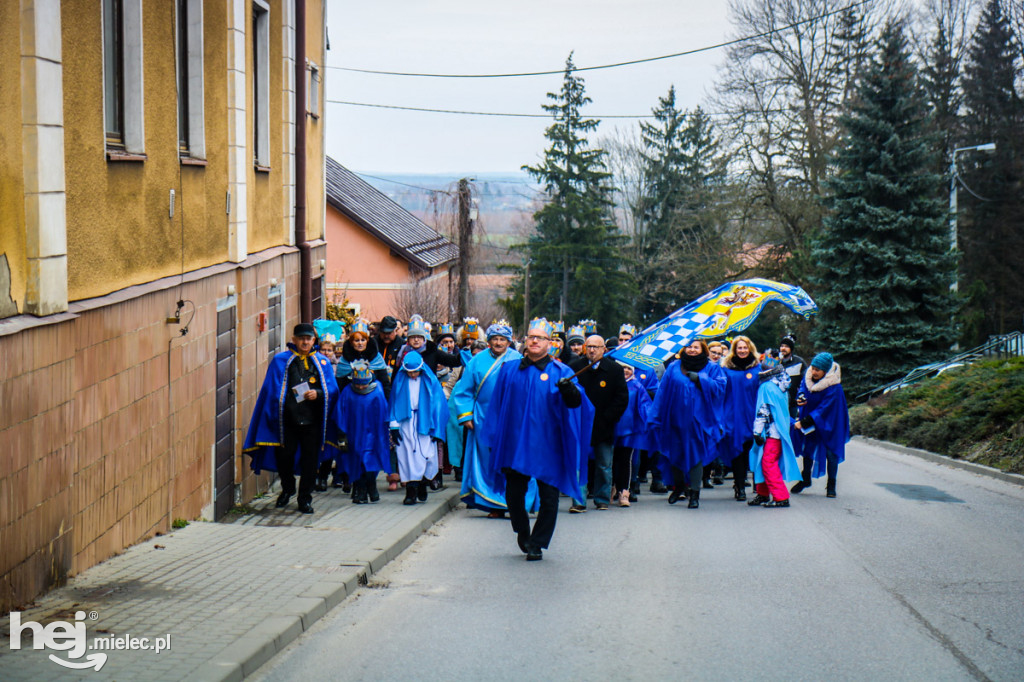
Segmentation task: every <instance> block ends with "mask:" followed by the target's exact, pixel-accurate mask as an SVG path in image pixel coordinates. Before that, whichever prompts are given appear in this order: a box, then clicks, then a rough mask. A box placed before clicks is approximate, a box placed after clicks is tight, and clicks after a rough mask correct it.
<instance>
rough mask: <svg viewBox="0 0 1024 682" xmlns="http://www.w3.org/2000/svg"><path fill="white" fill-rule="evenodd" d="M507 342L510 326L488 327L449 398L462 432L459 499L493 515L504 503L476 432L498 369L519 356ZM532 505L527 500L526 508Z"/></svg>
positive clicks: (488, 455)
mask: <svg viewBox="0 0 1024 682" xmlns="http://www.w3.org/2000/svg"><path fill="white" fill-rule="evenodd" d="M511 343H512V328H511V327H509V326H508V325H502V324H492V325H491V326H490V327H488V328H487V345H488V349H487V350H485V351H481V352H479V353H477V354H476V355H474V356H473V359H472V360H470V362H469V364H468V365H466V369H465V371H464V372H463V373H462V378H460V379H459V382H458V383H457V384H455V390H454V391H452V397H451V401H450V402H451V404H452V406H453V409H454V412H455V419H456V421H457V422H458V424H459V425H460V427H461V428H462V429H464V430H465V435H466V440H465V447H464V448H463V453H462V492H461V497H462V501H463V502H465V503H466V506H467V507H469V508H470V509H481V510H483V511H486V512H488V513H489V515H490V516H491V517H493V518H500V517H502V516H504V512H505V511H506V510H507V509H508V505H507V504H506V503H505V494H504V491H500V492H499V491H498V490H496V489H495V485H494V480H495V471H494V468H493V464H494V462H493V459H492V457H491V452H490V450H489V449H488V448H487V446H485V445H484V444H483V443H482V442H481V440H480V434H481V432H482V430H483V427H484V424H485V423H486V422H487V418H488V415H489V414H490V408H491V400H492V398H493V396H494V387H495V385H496V380H497V378H498V372H499V371H501V368H502V366H503V365H504V364H505V363H506V362H519V360H520V359H522V357H523V356H522V355H521V354H520V353H519V351H517V350H515V349H514V348H511V347H510V345H511ZM534 497H536V494H534ZM534 504H535V502H534V501H529V502H528V503H527V509H530V508H532V507H533V506H534Z"/></svg>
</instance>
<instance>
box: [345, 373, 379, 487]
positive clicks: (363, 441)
mask: <svg viewBox="0 0 1024 682" xmlns="http://www.w3.org/2000/svg"><path fill="white" fill-rule="evenodd" d="M375 384H376V385H375V386H374V389H373V391H371V392H370V393H366V394H361V393H356V391H355V390H354V389H353V387H352V385H351V384H350V385H348V386H346V387H345V388H344V389H343V390H342V391H341V397H340V398H338V403H337V407H336V408H335V410H334V420H335V422H336V423H337V424H338V428H340V429H341V430H342V431H344V432H345V435H346V436H348V452H346V453H344V454H343V455H341V456H340V457H338V458H337V462H338V468H339V469H340V470H341V471H344V472H346V473H347V474H348V476H349V480H355V479H356V478H357V477H359V476H361V475H362V474H363V473H364V472H366V471H386V472H387V473H391V444H390V441H389V440H388V400H387V398H385V397H384V389H383V388H382V387H381V385H380V382H375Z"/></svg>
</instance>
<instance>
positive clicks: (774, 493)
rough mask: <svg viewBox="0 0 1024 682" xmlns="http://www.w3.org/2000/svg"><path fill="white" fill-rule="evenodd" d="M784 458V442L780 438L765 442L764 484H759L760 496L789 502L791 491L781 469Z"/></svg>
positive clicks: (762, 457)
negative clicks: (781, 458)
mask: <svg viewBox="0 0 1024 682" xmlns="http://www.w3.org/2000/svg"><path fill="white" fill-rule="evenodd" d="M780 457H782V441H780V440H779V439H778V438H769V439H767V440H766V441H765V442H764V453H762V455H761V471H762V472H763V473H764V483H758V484H757V486H756V492H757V494H758V495H764V496H765V497H768V495H771V497H772V499H773V500H788V499H789V489H787V488H786V482H785V481H783V480H782V471H781V470H780V469H779V458H780Z"/></svg>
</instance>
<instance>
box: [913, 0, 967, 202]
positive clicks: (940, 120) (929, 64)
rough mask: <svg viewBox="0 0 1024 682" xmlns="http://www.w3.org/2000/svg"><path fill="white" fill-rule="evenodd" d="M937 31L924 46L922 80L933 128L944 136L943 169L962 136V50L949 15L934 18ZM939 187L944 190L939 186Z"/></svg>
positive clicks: (942, 170) (943, 169)
mask: <svg viewBox="0 0 1024 682" xmlns="http://www.w3.org/2000/svg"><path fill="white" fill-rule="evenodd" d="M934 30H935V33H934V35H933V36H932V39H931V41H930V43H929V44H928V46H927V48H926V49H925V50H924V52H925V54H924V55H923V57H924V58H923V64H922V67H921V81H922V84H923V85H924V90H925V96H926V97H927V98H928V105H929V107H930V109H931V118H932V128H933V129H934V130H935V132H936V134H937V135H938V136H939V137H940V139H941V141H942V142H941V146H942V156H941V158H940V159H939V163H940V164H941V166H942V168H941V172H945V169H946V168H947V167H948V166H949V157H950V154H952V153H953V147H954V142H955V140H956V139H959V135H957V129H958V127H959V123H960V118H959V112H960V105H961V103H962V102H963V94H962V92H961V91H960V87H959V86H960V75H961V73H960V72H961V65H960V53H959V50H958V49H957V45H956V40H955V35H954V32H953V29H952V27H951V26H949V24H948V17H946V16H943V15H939V16H938V17H936V19H935V28H934ZM938 191H945V190H944V189H943V188H940V189H939V190H938Z"/></svg>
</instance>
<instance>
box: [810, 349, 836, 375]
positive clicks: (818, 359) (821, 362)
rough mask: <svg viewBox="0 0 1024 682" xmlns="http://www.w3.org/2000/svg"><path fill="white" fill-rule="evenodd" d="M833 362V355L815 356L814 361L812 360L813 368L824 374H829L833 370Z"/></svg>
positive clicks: (822, 354)
mask: <svg viewBox="0 0 1024 682" xmlns="http://www.w3.org/2000/svg"><path fill="white" fill-rule="evenodd" d="M833 362H834V360H833V359H832V354H831V353H818V354H817V355H815V356H814V359H813V360H811V367H815V368H817V369H820V370H821V371H822V372H827V371H829V370H830V369H832V363H833Z"/></svg>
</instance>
